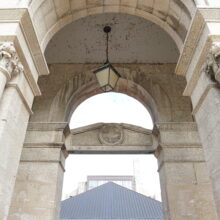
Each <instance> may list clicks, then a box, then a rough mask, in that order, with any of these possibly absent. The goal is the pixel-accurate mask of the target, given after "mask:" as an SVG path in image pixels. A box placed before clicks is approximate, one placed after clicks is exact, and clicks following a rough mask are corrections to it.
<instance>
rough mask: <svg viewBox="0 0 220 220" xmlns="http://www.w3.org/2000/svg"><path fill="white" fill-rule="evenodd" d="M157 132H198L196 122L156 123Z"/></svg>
mask: <svg viewBox="0 0 220 220" xmlns="http://www.w3.org/2000/svg"><path fill="white" fill-rule="evenodd" d="M154 129H156V130H155V132H157V131H160V132H161V131H165V132H166V131H197V130H198V129H197V124H196V123H195V122H168V123H166V122H162V123H156V125H155V128H154Z"/></svg>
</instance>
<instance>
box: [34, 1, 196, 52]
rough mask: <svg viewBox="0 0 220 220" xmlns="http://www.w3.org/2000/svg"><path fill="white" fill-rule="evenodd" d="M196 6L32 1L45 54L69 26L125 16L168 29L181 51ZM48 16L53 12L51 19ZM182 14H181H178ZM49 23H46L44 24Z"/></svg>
mask: <svg viewBox="0 0 220 220" xmlns="http://www.w3.org/2000/svg"><path fill="white" fill-rule="evenodd" d="M195 9H196V6H195V3H194V1H192V0H189V1H187V2H186V1H183V0H178V1H171V3H170V1H165V2H163V3H161V2H160V1H158V2H157V1H155V2H154V1H149V2H148V1H137V0H128V1H127V0H126V1H123V0H122V1H118V0H116V1H105V0H99V1H85V0H83V1H71V2H69V1H65V2H63V1H56V3H55V4H53V3H51V2H50V1H48V0H42V1H32V2H31V5H30V12H31V14H32V17H33V21H34V24H35V27H36V29H37V31H38V37H39V39H40V42H41V47H42V49H43V50H45V48H46V46H47V44H48V42H49V41H50V39H51V38H52V37H53V35H54V34H55V33H56V32H57V31H59V30H60V29H62V28H63V27H64V26H65V25H67V24H69V23H70V22H73V21H75V20H77V19H79V18H83V17H86V16H89V15H92V14H101V13H124V14H130V15H135V16H139V17H142V18H145V19H147V20H150V21H152V22H153V23H155V24H157V25H159V26H160V27H161V28H162V29H164V30H165V31H166V32H167V33H168V34H169V35H170V36H171V38H173V40H174V41H175V42H176V45H177V47H178V48H179V49H180V50H181V47H182V45H183V42H184V38H185V36H186V33H187V28H188V27H189V24H190V21H191V19H192V17H193V15H194V13H195ZM48 12H50V14H49V16H48ZM177 12H179V13H177ZM42 18H44V19H45V21H43V20H42Z"/></svg>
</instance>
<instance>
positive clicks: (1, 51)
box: [0, 42, 24, 80]
mask: <svg viewBox="0 0 220 220" xmlns="http://www.w3.org/2000/svg"><path fill="white" fill-rule="evenodd" d="M0 68H1V69H2V70H4V71H3V73H4V74H6V73H7V74H6V77H7V79H8V80H10V79H11V78H12V77H13V76H17V75H18V74H20V73H21V72H23V71H24V67H23V65H22V64H21V62H20V60H19V58H18V55H17V52H16V49H15V47H14V44H13V43H12V42H4V43H2V44H1V45H0Z"/></svg>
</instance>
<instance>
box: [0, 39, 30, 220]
mask: <svg viewBox="0 0 220 220" xmlns="http://www.w3.org/2000/svg"><path fill="white" fill-rule="evenodd" d="M9 45H10V49H8V48H9ZM15 57H17V56H16V53H15V48H14V47H13V45H12V44H11V43H5V44H3V46H1V61H0V64H1V65H2V64H3V63H4V64H5V66H6V71H8V73H10V74H11V75H10V77H11V79H10V81H8V82H7V84H6V85H5V81H6V80H4V78H3V77H4V76H3V75H2V71H0V75H1V77H2V79H3V81H1V83H0V84H1V86H0V87H1V94H0V95H1V98H0V219H2V220H5V219H7V215H8V211H9V207H10V203H11V197H12V193H13V188H14V183H15V178H16V173H17V169H18V164H19V160H20V155H21V150H22V147H23V141H24V138H25V132H26V128H27V122H28V120H29V116H30V114H31V106H32V103H33V99H34V94H33V92H32V90H31V88H30V85H29V82H28V81H27V79H26V77H25V76H24V74H23V71H22V66H21V64H20V62H19V60H18V58H16V59H15ZM1 70H2V69H1ZM9 70H10V71H11V72H10V71H9ZM12 76H13V77H12ZM8 79H9V78H8ZM3 90H4V92H3Z"/></svg>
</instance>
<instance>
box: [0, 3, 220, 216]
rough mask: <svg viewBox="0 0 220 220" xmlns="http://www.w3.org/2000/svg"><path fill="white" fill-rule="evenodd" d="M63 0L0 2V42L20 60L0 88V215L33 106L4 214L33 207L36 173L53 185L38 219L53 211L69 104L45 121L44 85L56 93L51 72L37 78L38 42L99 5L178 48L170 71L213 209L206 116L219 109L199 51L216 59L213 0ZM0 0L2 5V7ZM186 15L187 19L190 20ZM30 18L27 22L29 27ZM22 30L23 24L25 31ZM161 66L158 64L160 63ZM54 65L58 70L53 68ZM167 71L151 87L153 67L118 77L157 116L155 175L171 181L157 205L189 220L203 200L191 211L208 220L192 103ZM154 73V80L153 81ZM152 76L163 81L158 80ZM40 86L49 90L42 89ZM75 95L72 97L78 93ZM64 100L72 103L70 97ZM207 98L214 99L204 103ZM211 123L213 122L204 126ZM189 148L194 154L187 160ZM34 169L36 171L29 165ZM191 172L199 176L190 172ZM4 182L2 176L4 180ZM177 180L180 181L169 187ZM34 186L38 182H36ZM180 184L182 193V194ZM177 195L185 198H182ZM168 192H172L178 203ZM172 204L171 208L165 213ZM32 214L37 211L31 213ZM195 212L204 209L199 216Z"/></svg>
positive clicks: (185, 102)
mask: <svg viewBox="0 0 220 220" xmlns="http://www.w3.org/2000/svg"><path fill="white" fill-rule="evenodd" d="M63 2H64V1H49V0H45V1H44V0H42V1H37V0H33V1H19V2H18V1H16V0H15V1H10V2H7V3H5V2H4V3H3V2H1V3H0V6H2V8H1V12H3V13H1V15H0V19H1V21H3V22H2V23H1V25H0V26H1V35H0V38H1V40H2V41H4V42H5V41H10V42H13V43H14V48H15V51H17V55H18V56H17V59H18V60H20V61H21V63H22V64H23V66H24V71H20V73H19V75H18V77H13V76H12V78H11V79H10V81H9V82H7V84H6V86H5V85H4V86H5V87H4V91H3V95H2V98H1V100H0V116H1V121H0V122H1V125H0V129H1V130H0V134H1V136H0V138H1V139H0V140H1V143H4V147H2V148H1V155H2V156H1V159H2V164H1V165H2V166H1V171H2V173H3V175H2V178H1V181H0V184H1V185H0V186H4V185H6V186H7V187H5V188H4V187H2V189H4V190H3V191H2V194H0V196H1V197H2V198H4V199H3V200H4V201H3V200H2V201H1V203H0V210H1V211H0V217H2V218H3V219H5V218H7V216H8V210H9V206H10V201H11V196H12V192H13V188H14V182H15V176H16V172H17V167H18V164H19V159H20V153H21V149H22V145H23V140H24V136H25V132H26V124H27V122H28V118H29V116H30V114H31V113H32V110H33V111H34V114H33V116H32V117H31V120H30V124H29V128H28V131H27V136H26V140H25V144H24V148H23V152H22V157H21V163H20V165H19V172H18V175H17V178H16V188H15V189H14V197H13V203H12V205H11V213H13V214H15V215H20V216H22V215H23V217H27V216H28V215H32V214H33V213H34V211H33V209H34V208H36V203H32V207H30V206H28V205H27V203H26V201H27V200H28V201H33V200H34V197H35V196H36V197H35V198H38V199H39V200H40V199H42V198H45V197H44V196H45V193H44V194H43V195H42V196H41V197H39V195H40V194H39V192H38V191H35V193H33V191H32V190H33V189H36V188H37V187H36V185H37V182H38V181H39V179H40V180H41V178H42V179H44V181H45V182H44V184H39V186H46V185H47V186H51V182H50V180H51V179H50V178H48V179H47V177H48V176H49V175H48V173H52V174H53V175H52V177H53V178H54V179H53V180H52V183H55V184H54V185H53V188H52V187H51V192H52V191H53V192H52V194H50V198H52V197H53V200H50V198H46V200H47V201H49V200H50V206H48V207H47V208H45V207H43V205H42V204H41V207H40V208H42V207H43V208H45V209H44V211H45V212H44V214H45V216H47V218H48V219H51V218H56V216H57V213H58V209H59V208H58V205H57V204H58V200H59V198H58V197H59V196H58V195H59V190H60V188H59V187H57V186H58V185H59V184H61V182H62V181H61V179H62V178H59V177H62V172H63V170H64V166H63V165H64V160H65V159H64V158H65V156H66V151H65V139H66V137H67V136H68V134H69V131H68V128H66V125H67V124H66V123H65V122H64V121H65V120H67V119H68V114H69V113H70V112H71V111H72V110H73V109H74V107H73V106H74V105H73V103H72V104H70V105H69V107H68V108H67V109H64V111H63V112H62V114H61V115H60V116H59V118H60V119H62V120H61V121H58V122H56V121H53V122H51V121H52V119H51V118H50V117H49V116H50V112H51V111H50V110H51V104H52V102H53V100H54V97H55V96H54V93H55V94H57V91H54V90H56V89H58V90H59V89H60V88H61V87H59V88H57V87H56V88H54V87H53V84H51V81H52V80H53V79H54V78H53V77H52V76H51V75H50V76H49V77H48V78H47V79H46V78H44V79H40V80H39V82H38V83H37V80H38V76H40V75H43V74H46V73H47V72H48V71H47V67H46V65H45V64H46V62H45V57H44V56H43V54H42V51H43V50H44V49H45V48H46V45H47V43H48V42H49V40H50V39H51V38H52V37H53V35H54V34H55V33H56V32H57V31H59V30H60V29H61V28H62V27H64V26H65V25H66V24H68V23H70V22H72V21H74V20H75V19H79V18H81V17H85V16H88V15H91V14H104V13H108V12H112V13H121V14H123V13H125V14H132V15H135V16H140V17H144V18H145V19H148V20H151V21H153V22H154V23H156V24H158V25H159V26H160V27H161V28H163V29H164V30H165V31H166V32H167V33H169V35H170V36H172V39H173V40H174V41H175V43H176V45H177V46H178V49H179V51H180V52H181V57H180V59H179V64H178V66H177V67H178V68H177V71H178V72H179V73H180V74H182V75H184V74H186V76H187V77H186V79H187V83H188V85H187V89H186V90H185V94H187V95H188V96H191V98H192V102H193V108H194V109H195V111H194V113H195V116H196V120H197V121H198V124H199V130H200V134H201V138H202V141H203V145H204V147H205V149H206V159H207V162H208V164H209V170H210V176H211V177H212V182H213V186H214V190H215V193H214V195H215V202H216V204H217V205H216V207H217V208H219V205H218V204H219V201H220V200H219V195H220V194H219V187H218V186H219V184H218V183H219V179H220V178H219V177H218V176H219V175H216V174H218V173H219V169H218V170H216V169H215V168H216V167H217V165H219V163H218V159H219V151H218V145H219V135H218V133H219V126H218V124H219V123H218V122H219V120H218V118H217V117H216V115H218V114H217V113H218V112H219V110H218V109H219V108H218V103H219V101H218V97H219V91H218V86H217V85H216V83H217V82H216V81H214V82H212V81H211V80H210V79H209V78H208V77H207V75H208V74H209V73H210V72H209V70H210V69H212V68H213V69H214V65H213V64H209V63H207V62H206V57H207V54H208V57H210V55H211V56H212V58H213V62H214V64H216V63H217V62H218V59H217V58H218V56H219V54H218V53H215V52H216V51H213V50H212V43H213V42H214V44H213V45H214V46H216V47H217V48H219V44H218V41H219V32H218V30H219V20H220V18H219V13H218V12H219V9H218V8H211V7H210V6H216V5H215V4H214V1H213V0H208V1H206V2H205V1H203V0H201V1H196V2H197V3H196V4H198V5H199V4H200V3H201V5H202V6H209V8H199V9H196V6H195V4H194V3H193V2H194V1H191V0H189V1H183V0H182V1H164V3H161V2H160V1H157V0H156V1H154V4H152V5H151V6H150V7H148V6H147V5H145V4H143V1H132V0H130V1H120V4H119V1H117V0H116V1H111V3H110V4H109V5H107V1H95V2H94V1H87V3H88V4H85V5H84V7H82V8H77V9H76V10H75V9H74V10H72V9H73V8H72V7H71V6H70V4H69V1H65V4H62V3H63ZM72 2H74V1H72ZM77 2H78V1H77ZM113 2H114V3H113ZM134 2H135V3H134ZM140 2H142V4H140ZM149 2H150V1H149ZM66 3H67V4H66ZM100 4H101V5H100ZM134 4H135V5H134ZM6 5H7V6H8V8H6V7H5V6H6ZM28 6H30V7H29V12H30V13H29V12H28V10H27V8H28ZM62 6H63V7H62ZM18 7H20V8H18ZM176 11H178V13H177V14H175V12H176ZM9 12H10V13H9ZM194 15H195V16H194ZM14 16H15V17H14ZM192 18H193V22H191V20H192ZM9 21H10V22H11V23H10V22H9ZM33 23H34V25H35V28H34V27H33ZM190 23H191V25H190ZM29 30H31V32H30V31H29ZM187 32H188V35H187V38H186V41H185V46H184V50H183V51H182V50H181V49H182V47H183V42H184V40H185V37H186V33H187ZM36 35H37V36H36ZM210 48H211V49H210ZM209 49H210V51H209ZM1 52H2V51H1ZM1 61H2V58H1ZM12 61H13V60H12V59H11V58H8V62H9V63H11V62H12ZM204 63H205V65H204V66H203V68H202V71H201V67H202V65H203V64H204ZM14 64H15V63H14ZM41 64H42V65H41ZM2 65H3V67H4V68H6V69H5V71H6V73H9V75H10V74H11V75H13V71H12V70H11V69H10V68H9V69H8V68H7V67H8V66H7V65H6V66H5V63H4V62H3V63H1V66H2ZM160 65H161V64H160V63H159V64H158V63H157V64H156V68H155V69H158V68H159V67H158V66H160ZM149 66H151V67H152V66H153V65H148V66H147V65H145V67H149ZM161 66H163V67H165V65H164V64H163V65H161ZM15 67H16V64H15ZM17 67H18V65H17ZM56 67H57V68H58V66H56ZM204 67H205V68H204ZM174 68H175V65H173V69H174ZM164 69H166V68H164ZM173 69H172V70H170V69H169V71H170V73H171V74H170V75H169V73H168V72H166V71H165V72H166V74H164V75H160V77H158V76H157V77H156V78H157V80H156V82H157V85H158V86H155V87H154V90H150V88H151V85H152V84H151V82H152V81H151V80H147V77H146V75H147V76H149V78H150V79H152V78H154V77H155V76H154V75H153V74H152V73H157V71H152V72H150V71H149V72H148V71H142V73H138V74H137V76H135V77H131V78H129V75H130V73H131V72H129V73H126V74H125V75H124V76H126V77H127V78H126V77H125V78H126V79H129V80H131V81H132V82H135V83H136V84H138V85H141V86H142V87H143V88H144V89H146V91H149V94H150V95H151V96H152V97H153V99H154V100H155V105H156V106H157V113H158V115H159V116H158V118H157V117H155V118H156V119H155V121H156V120H158V126H157V127H158V129H155V132H156V133H157V136H158V137H159V140H160V143H159V144H158V158H159V159H158V160H159V161H161V163H160V167H159V168H160V171H161V173H162V175H164V177H165V178H164V185H165V186H168V185H169V184H171V183H175V184H176V185H175V184H173V185H172V184H171V185H169V186H170V187H168V188H167V189H166V190H165V195H164V198H165V200H164V201H165V202H166V204H167V205H168V206H167V207H166V208H165V213H166V214H165V215H166V218H167V219H169V218H171V219H176V218H177V217H178V218H179V219H181V217H182V216H184V217H185V216H187V215H190V217H191V216H193V217H194V216H196V217H195V218H197V217H198V215H197V211H198V210H200V208H201V207H200V206H198V204H200V205H201V206H202V207H204V206H205V207H207V210H205V209H204V208H203V209H202V211H203V212H204V213H203V212H200V211H198V212H199V213H200V214H201V213H202V214H201V215H202V216H201V217H200V216H199V218H200V219H202V218H205V219H207V218H210V216H211V214H213V215H214V216H213V217H212V219H215V218H217V217H216V216H215V209H214V205H213V199H212V198H211V197H212V196H211V192H212V188H211V186H210V182H209V178H208V177H207V175H206V174H207V172H206V166H205V163H204V158H203V156H202V150H201V147H200V141H199V140H198V136H197V130H196V128H195V127H196V126H195V125H194V123H193V122H192V121H193V119H192V116H191V111H192V106H191V103H190V100H189V98H187V97H182V92H183V90H184V87H185V84H186V82H185V81H184V78H183V77H176V76H174V74H173V73H174V70H173ZM161 71H162V70H161ZM163 71H164V70H163ZM51 72H53V71H51ZM204 72H206V73H207V75H205V74H204ZM135 73H136V72H135ZM163 73H164V72H163ZM1 74H5V73H4V71H3V73H2V72H1ZM67 75H68V74H67ZM131 75H132V74H131ZM140 75H141V76H144V77H142V78H139V77H138V76H140ZM155 75H157V74H155ZM132 76H133V75H132ZM77 77H78V75H77ZM67 78H68V77H67ZM87 79H88V78H87ZM90 79H91V78H90ZM160 79H163V80H161V81H160ZM47 80H48V81H47ZM50 80H51V81H50ZM60 81H62V80H60ZM79 81H80V80H79ZM91 81H92V80H91ZM162 81H164V82H166V83H165V84H169V85H162V84H163V83H162ZM49 82H50V83H49ZM62 82H63V81H62ZM154 82H155V81H154ZM45 84H47V86H48V88H49V87H50V89H48V88H47V86H45ZM39 85H40V87H41V91H42V94H43V96H42V97H41V98H36V100H35V104H34V107H33V108H32V103H33V99H34V96H36V95H40V89H39ZM86 85H88V84H87V83H86V82H85V81H84V82H83V83H82V84H80V85H78V86H79V87H81V86H82V87H83V86H86ZM82 87H81V88H82ZM168 87H170V88H168ZM161 88H162V89H161ZM46 91H50V92H51V91H52V92H51V93H50V94H49V93H48V94H47V95H45V94H46ZM79 91H80V90H79ZM152 91H154V92H152ZM53 92H54V93H53ZM64 94H65V93H64ZM88 96H89V95H88ZM161 96H166V97H168V99H165V100H164V99H159V98H158V97H161ZM85 97H86V96H85ZM78 98H79V99H80V97H78ZM69 100H71V101H72V100H74V99H69ZM156 100H161V101H162V102H164V103H163V104H167V103H168V104H167V105H162V108H161V109H160V108H159V106H160V105H159V104H160V103H159V102H158V101H156ZM167 100H168V101H167ZM213 100H215V102H214V103H213ZM75 101H76V102H77V100H74V103H75ZM79 102H80V101H79ZM70 103H71V102H70ZM11 106H12V107H13V109H16V108H17V109H18V111H12V110H11V109H12V107H11ZM67 106H68V105H67ZM213 109H214V112H216V114H213V115H209V114H208V113H210V112H213ZM152 114H153V113H152ZM155 115H156V114H155ZM207 115H208V116H207ZM168 116H170V117H168ZM53 119H54V118H53ZM204 121H206V122H207V124H206V123H204ZM213 121H214V122H215V123H213ZM207 125H208V126H207ZM12 133H13V134H16V137H18V138H11V137H10V135H11V134H12ZM177 148H178V149H177ZM15 152H16V153H15ZM192 155H193V156H195V157H193V158H192ZM171 156H172V157H171ZM182 159H184V163H183V164H179V165H180V167H178V163H179V162H180V161H181V160H182ZM48 162H49V163H48ZM173 164H174V165H175V168H178V169H175V168H173V167H172V165H173ZM46 165H48V167H47V168H48V170H46V171H45V172H43V173H42V170H43V171H44V170H45V166H46ZM39 167H40V168H42V169H39ZM201 170H202V171H201ZM50 171H51V172H50ZM169 171H170V172H171V173H173V174H175V178H171V179H169V177H170V176H171V175H167V174H168V173H169ZM173 171H174V172H173ZM179 171H181V172H179ZM191 171H192V172H191ZM200 172H201V173H202V175H201V173H200ZM38 174H39V175H38ZM41 174H42V176H41ZM201 176H202V177H207V178H204V179H203V178H200V177H201ZM185 177H186V178H185ZM191 177H192V178H191ZM194 177H196V178H194ZM49 179H50V180H49ZM4 180H6V184H5V182H4ZM184 181H185V182H184ZM180 182H181V183H186V184H183V185H184V186H183V185H182V186H181V187H180V188H178V187H179V185H178V184H179V183H180ZM189 182H190V183H189ZM38 183H40V181H39V182H38ZM186 185H187V186H190V189H189V188H187V187H186ZM172 188H176V189H178V190H177V191H178V192H185V193H184V195H186V197H184V195H183V194H181V193H174V192H173V191H172ZM186 188H187V190H186V191H187V192H186V191H184V190H185V189H186ZM206 190H207V191H206ZM188 192H189V193H188ZM197 192H207V194H206V193H204V194H199V193H197ZM48 195H49V194H48ZM192 195H193V196H192ZM207 195H208V196H207ZM197 196H198V197H197ZM183 197H184V199H186V200H184V199H183ZM24 198H26V199H27V200H25V199H24ZM54 198H55V199H54ZM178 198H180V200H179V199H178ZM194 198H197V199H198V200H195V199H194ZM204 198H205V199H204ZM173 201H175V202H176V201H180V202H184V204H185V205H184V204H183V206H182V205H180V204H179V203H178V204H177V207H176V206H175V205H174V206H172V205H171V204H172V202H173ZM201 201H202V202H201ZM201 203H202V204H201ZM30 204H31V203H30ZM51 204H52V205H51ZM189 204H190V205H189ZM204 204H205V205H204ZM208 205H210V206H208ZM39 206H40V203H39ZM173 207H174V211H173ZM178 207H183V209H181V210H179V209H178ZM17 210H20V213H19V212H17ZM175 210H178V211H177V212H175ZM184 210H187V211H184ZM195 210H197V211H195ZM208 210H209V211H208ZM210 210H211V211H210ZM35 211H36V210H35ZM34 214H35V215H37V214H36V213H34ZM205 214H207V216H206V215H205ZM20 216H19V217H20ZM28 217H29V216H28Z"/></svg>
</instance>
